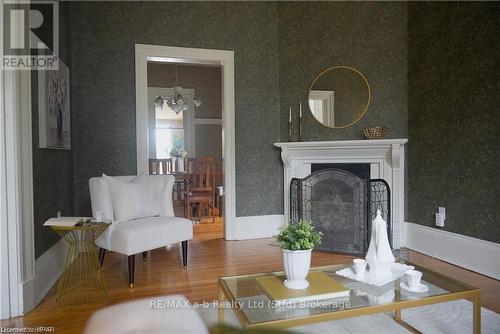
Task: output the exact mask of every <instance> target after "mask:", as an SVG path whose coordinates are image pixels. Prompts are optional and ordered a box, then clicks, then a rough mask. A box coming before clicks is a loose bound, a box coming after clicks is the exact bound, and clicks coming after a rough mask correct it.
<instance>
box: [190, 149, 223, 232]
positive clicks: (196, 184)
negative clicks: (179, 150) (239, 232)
mask: <svg viewBox="0 0 500 334" xmlns="http://www.w3.org/2000/svg"><path fill="white" fill-rule="evenodd" d="M186 163H187V168H186V169H187V172H188V183H187V191H186V207H187V219H191V216H192V207H191V206H192V204H196V213H197V215H198V219H200V207H201V206H202V205H203V206H206V207H207V209H208V211H209V212H208V213H209V214H210V215H211V216H212V222H213V223H215V214H216V210H217V209H216V207H215V184H214V173H215V171H214V169H215V167H214V158H213V157H204V158H189V159H186Z"/></svg>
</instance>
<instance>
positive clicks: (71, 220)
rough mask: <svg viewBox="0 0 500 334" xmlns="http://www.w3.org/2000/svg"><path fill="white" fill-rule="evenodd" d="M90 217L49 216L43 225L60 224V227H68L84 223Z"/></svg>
mask: <svg viewBox="0 0 500 334" xmlns="http://www.w3.org/2000/svg"><path fill="white" fill-rule="evenodd" d="M91 219H92V218H90V217H57V218H50V219H48V220H47V221H46V222H45V223H43V226H61V227H70V226H76V225H78V224H82V223H86V222H88V221H90V220H91Z"/></svg>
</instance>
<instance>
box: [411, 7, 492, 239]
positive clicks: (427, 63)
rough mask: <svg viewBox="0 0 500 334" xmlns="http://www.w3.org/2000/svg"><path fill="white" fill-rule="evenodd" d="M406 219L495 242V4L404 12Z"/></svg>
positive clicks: (419, 9)
mask: <svg viewBox="0 0 500 334" xmlns="http://www.w3.org/2000/svg"><path fill="white" fill-rule="evenodd" d="M408 27H409V28H408V92H409V95H408V111H409V125H408V127H409V143H408V151H409V154H408V155H409V157H408V169H409V171H408V176H409V178H408V187H409V190H408V220H409V221H410V222H413V223H418V224H422V225H427V226H434V213H435V212H437V208H438V206H444V207H446V218H447V219H446V226H445V228H444V229H445V230H447V231H451V232H456V233H460V234H464V235H468V236H471V237H476V238H480V239H484V240H489V241H494V242H500V222H499V219H500V201H499V195H500V182H498V169H499V167H500V141H499V139H498V138H499V137H498V127H499V126H500V112H499V105H500V94H499V89H500V85H499V79H498V78H499V74H500V61H499V59H500V58H499V55H500V5H499V4H498V3H494V2H491V3H485V2H467V3H466V2H462V3H455V2H442V3H423V2H422V3H420V2H419V3H411V4H409V6H408Z"/></svg>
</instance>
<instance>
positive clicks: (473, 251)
mask: <svg viewBox="0 0 500 334" xmlns="http://www.w3.org/2000/svg"><path fill="white" fill-rule="evenodd" d="M405 225H406V247H407V248H409V249H412V250H415V251H417V252H420V253H423V254H426V255H429V256H432V257H434V258H437V259H439V260H443V261H446V262H449V263H452V264H454V265H457V266H460V267H463V268H466V269H469V270H472V271H475V272H478V273H480V274H483V275H486V276H489V277H493V278H496V279H500V244H497V243H494V242H490V241H486V240H481V239H477V238H472V237H468V236H465V235H461V234H457V233H452V232H448V231H443V230H440V229H437V228H433V227H428V226H423V225H418V224H413V223H408V222H406V223H405Z"/></svg>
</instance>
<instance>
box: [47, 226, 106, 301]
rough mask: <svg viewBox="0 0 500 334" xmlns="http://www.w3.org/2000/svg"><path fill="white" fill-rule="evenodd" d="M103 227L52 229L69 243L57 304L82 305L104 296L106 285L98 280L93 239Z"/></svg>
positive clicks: (100, 279) (98, 268) (98, 272)
mask: <svg viewBox="0 0 500 334" xmlns="http://www.w3.org/2000/svg"><path fill="white" fill-rule="evenodd" d="M106 227H107V226H103V227H101V226H99V227H98V228H95V227H91V228H86V227H81V228H76V227H75V229H72V230H56V232H57V233H58V234H59V235H60V236H61V237H62V238H63V239H64V240H65V241H66V242H67V243H68V244H69V252H68V255H67V257H66V262H65V266H64V271H63V274H62V276H61V279H60V280H59V286H58V288H57V293H56V302H57V303H59V304H62V303H63V301H64V302H65V303H68V304H82V303H88V302H91V301H94V300H100V299H102V298H103V297H104V294H105V292H106V286H105V284H104V281H103V279H102V277H101V272H100V265H99V259H98V257H97V252H96V248H95V239H96V237H97V236H98V235H99V234H100V233H102V231H104V229H105V228H106ZM101 230H102V231H101Z"/></svg>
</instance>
